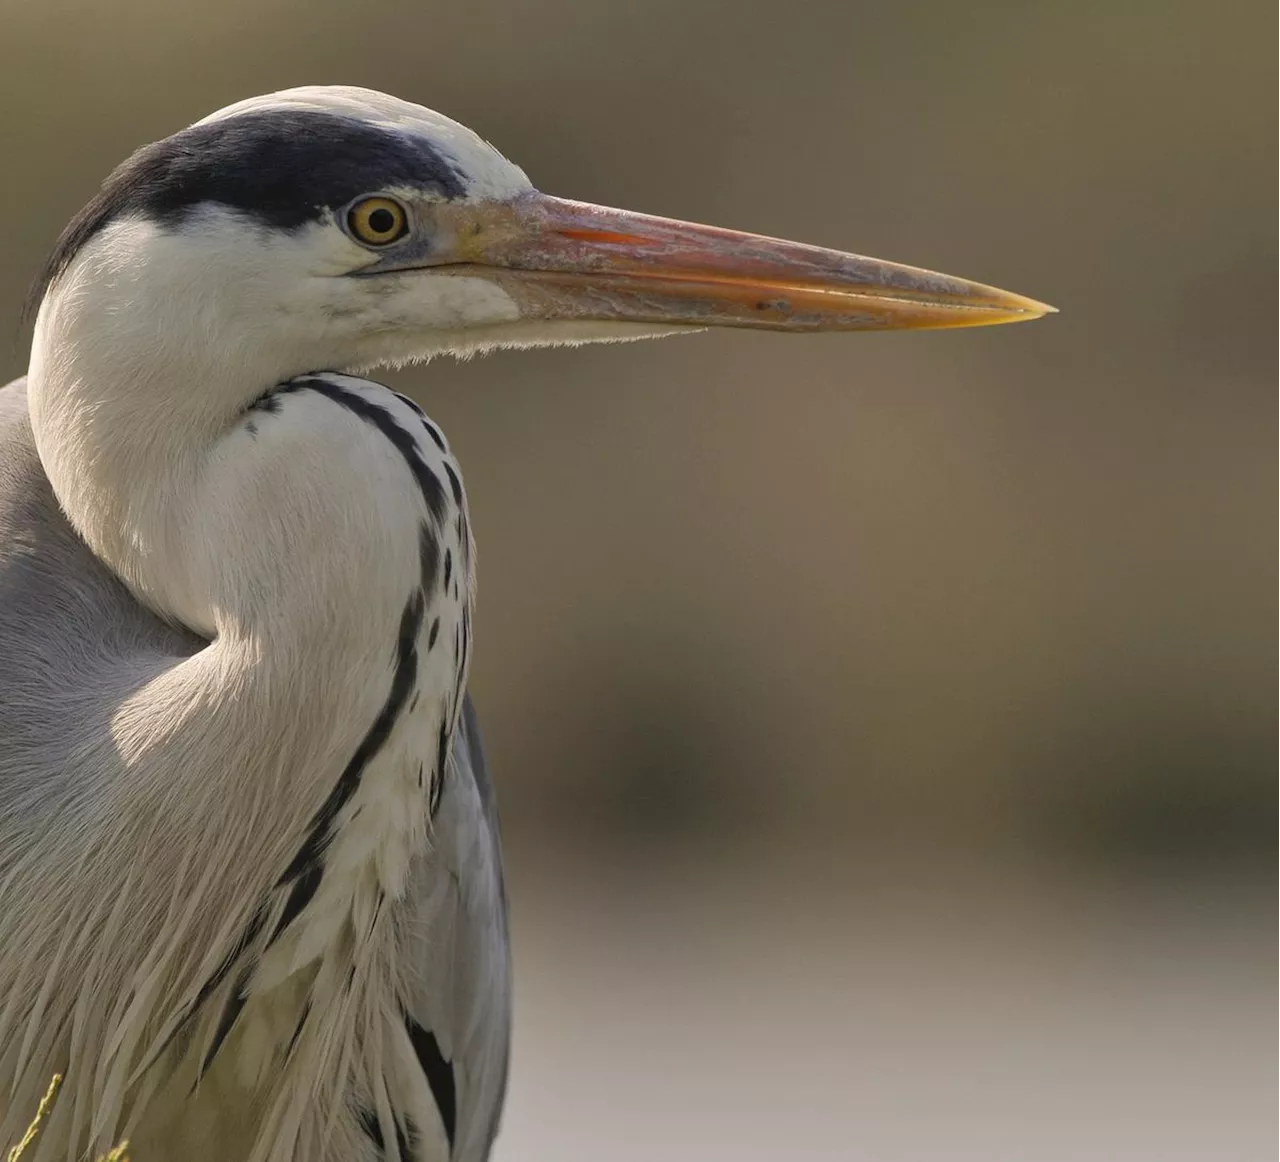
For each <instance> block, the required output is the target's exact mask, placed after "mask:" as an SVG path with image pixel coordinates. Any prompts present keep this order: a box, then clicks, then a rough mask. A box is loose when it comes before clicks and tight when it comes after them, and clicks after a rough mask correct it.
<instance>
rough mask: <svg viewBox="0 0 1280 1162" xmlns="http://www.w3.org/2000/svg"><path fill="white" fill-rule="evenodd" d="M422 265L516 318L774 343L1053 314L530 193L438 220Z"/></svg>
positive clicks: (841, 257) (857, 259)
mask: <svg viewBox="0 0 1280 1162" xmlns="http://www.w3.org/2000/svg"><path fill="white" fill-rule="evenodd" d="M436 219H437V220H436V223H435V231H436V238H437V246H436V247H433V251H434V253H433V255H432V257H431V258H429V259H428V260H427V261H426V262H425V263H423V264H422V265H427V266H430V267H432V268H435V269H439V270H440V273H457V274H459V275H464V276H468V277H475V276H477V275H480V276H483V277H486V278H489V279H492V280H494V281H495V282H497V283H498V284H499V285H500V286H501V287H502V288H503V290H504V291H506V292H507V293H508V294H509V295H510V296H511V297H512V298H513V299H514V300H515V301H516V302H517V304H518V305H519V306H520V309H521V312H522V314H523V315H524V317H526V318H544V319H580V320H605V321H627V322H636V323H650V324H676V325H688V326H693V327H758V328H765V329H770V330H777V331H891V330H908V329H910V330H919V329H925V328H937V327H976V326H984V325H988V324H992V323H1015V322H1021V321H1023V320H1026V319H1036V318H1039V317H1040V316H1041V315H1044V314H1049V313H1051V312H1053V310H1054V308H1053V307H1050V306H1047V305H1045V304H1044V303H1039V302H1036V301H1035V300H1034V299H1028V298H1023V297H1022V296H1021V295H1016V294H1011V293H1010V292H1009V291H1003V290H997V289H996V288H995V287H990V286H984V285H982V284H981V283H976V282H969V281H967V280H965V279H960V278H953V277H952V276H950V275H946V274H936V273H934V272H933V271H929V270H921V269H919V268H917V267H914V266H902V265H899V264H898V263H894V262H884V261H881V260H880V259H877V258H864V257H862V256H860V255H857V254H844V253H842V252H840V251H838V250H826V249H823V248H822V247H818V246H805V245H802V244H801V243H798V242H785V241H782V240H781V239H777V238H765V237H762V236H760V235H758V234H743V233H740V232H738V231H736V230H722V229H719V228H718V227H715V226H699V225H695V224H693V223H690V222H679V221H675V220H673V219H670V218H656V217H652V216H650V215H647V214H634V213H630V212H628V211H626V210H613V209H608V208H606V207H603V206H593V205H589V204H587V203H585V202H571V201H566V200H564V199H562V198H553V197H549V196H548V195H546V194H540V193H536V192H531V193H529V194H524V195H522V196H520V197H518V198H515V199H513V200H511V201H507V202H491V203H486V204H479V205H477V204H475V203H470V204H468V203H457V202H455V203H452V204H447V205H444V206H440V207H438V208H437V211H436Z"/></svg>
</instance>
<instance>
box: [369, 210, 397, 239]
mask: <svg viewBox="0 0 1280 1162" xmlns="http://www.w3.org/2000/svg"><path fill="white" fill-rule="evenodd" d="M395 228H396V216H395V215H394V214H393V213H392V212H391V211H390V210H388V209H386V208H385V207H383V206H379V207H378V208H377V209H376V210H373V211H372V212H371V213H370V214H369V229H370V230H372V231H373V232H374V233H375V234H390V233H391V231H392V230H394V229H395Z"/></svg>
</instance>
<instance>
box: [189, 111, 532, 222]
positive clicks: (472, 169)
mask: <svg viewBox="0 0 1280 1162" xmlns="http://www.w3.org/2000/svg"><path fill="white" fill-rule="evenodd" d="M271 109H281V110H283V109H305V110H308V111H310V112H318V113H335V114H338V115H340V116H344V117H358V118H359V119H360V120H361V121H367V122H368V123H369V124H371V125H377V126H382V127H384V128H388V129H398V130H400V131H401V132H404V133H412V134H416V135H418V136H421V137H423V138H425V139H426V140H427V141H429V142H430V143H431V144H432V146H434V147H435V148H436V149H438V150H441V151H442V152H444V153H446V154H447V155H448V156H449V157H450V158H451V159H452V160H453V161H455V162H457V165H458V168H459V169H460V170H461V171H462V173H463V174H464V175H465V176H466V185H467V196H468V197H476V198H510V197H514V196H515V195H516V194H521V193H524V192H525V191H526V190H529V189H532V184H531V183H530V181H529V179H528V178H527V177H526V176H525V172H524V170H522V169H521V168H520V167H519V166H518V165H515V164H514V163H513V162H510V161H508V160H507V159H506V158H505V157H503V156H502V154H500V153H499V152H498V151H497V150H496V149H494V148H493V146H492V145H490V144H489V143H488V142H487V141H485V140H484V138H482V137H481V136H480V135H479V134H477V133H474V132H473V131H472V130H470V129H468V128H467V127H466V126H465V125H460V124H459V123H458V122H457V121H454V120H453V119H452V118H450V117H446V116H445V115H444V114H443V113H437V112H436V111H435V110H434V109H427V108H424V107H423V106H422V105H415V104H413V102H412V101H402V100H401V99H400V98H399V97H393V96H391V94H390V93H380V92H378V91H377V90H376V89H361V88H357V87H356V86H354V85H304V86H302V87H301V88H297V89H281V90H280V91H279V92H278V93H264V94H263V95H262V96H260V97H248V98H246V99H245V100H243V101H237V102H236V103H235V104H234V105H228V106H227V107H226V108H225V109H219V110H218V111H217V112H216V113H210V114H209V116H208V117H202V118H201V119H200V120H199V121H197V122H196V124H197V125H206V124H208V123H209V122H211V121H221V120H223V119H224V118H227V117H235V116H237V115H238V114H241V113H255V112H265V111H268V110H271Z"/></svg>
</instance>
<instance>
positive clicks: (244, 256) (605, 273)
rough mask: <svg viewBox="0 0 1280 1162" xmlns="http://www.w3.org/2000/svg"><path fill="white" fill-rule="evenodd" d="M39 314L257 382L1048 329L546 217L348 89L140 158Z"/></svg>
mask: <svg viewBox="0 0 1280 1162" xmlns="http://www.w3.org/2000/svg"><path fill="white" fill-rule="evenodd" d="M37 294H38V295H39V296H40V297H42V298H43V300H44V304H43V306H42V309H41V322H40V323H38V326H39V325H43V324H47V322H48V320H47V319H46V315H49V314H56V313H58V312H59V311H60V310H64V309H70V310H72V312H73V314H75V316H76V318H77V320H78V321H79V325H80V326H81V328H82V329H85V328H87V329H88V330H89V331H90V336H91V337H94V338H96V339H97V340H98V343H99V347H100V348H104V349H111V348H112V347H116V348H124V347H125V346H127V345H128V344H129V343H130V342H131V341H134V340H139V341H142V342H143V343H144V344H145V346H146V350H147V351H148V353H149V358H150V360H151V363H152V365H154V363H155V354H156V352H157V351H161V350H165V351H169V352H171V353H172V354H173V356H174V357H175V358H177V359H181V358H182V357H184V356H189V357H190V358H191V359H193V360H201V359H206V360H207V359H208V358H210V357H211V352H216V353H217V357H218V358H221V359H224V360H229V361H231V362H233V363H234V362H237V361H238V362H240V363H242V364H245V365H246V367H247V365H248V364H249V363H251V362H252V363H253V364H254V368H253V372H252V374H251V375H250V378H251V379H255V380H256V379H259V378H261V377H262V376H266V375H269V376H274V377H285V376H288V375H290V374H295V373H298V372H301V371H306V370H311V369H315V368H318V367H332V368H349V367H367V366H372V365H377V364H387V363H392V364H393V363H399V362H405V361H410V360H414V359H421V358H427V357H430V356H431V355H433V354H436V353H439V352H442V351H450V352H453V353H456V354H469V353H471V352H474V351H478V350H483V349H486V348H490V347H495V346H536V345H546V344H558V343H575V342H590V341H605V340H616V339H629V338H640V337H644V336H648V335H661V334H668V333H672V332H674V331H678V330H686V329H690V328H700V327H707V326H738V327H758V328H770V329H775V330H800V331H814V330H889V329H896V328H925V327H956V326H972V325H978V324H985V323H1000V322H1009V321H1016V320H1020V319H1030V318H1035V317H1036V316H1038V315H1040V314H1043V313H1045V312H1046V311H1047V310H1050V309H1051V308H1048V307H1045V306H1043V305H1042V304H1039V303H1036V302H1034V301H1032V300H1030V299H1025V298H1022V297H1021V296H1018V295H1013V294H1009V293H1007V292H1004V291H999V290H995V289H993V288H991V287H987V286H982V285H980V284H977V283H972V282H968V281H965V280H962V279H956V278H951V277H949V276H946V275H941V274H935V273H932V272H929V271H924V270H919V269H916V268H913V267H907V266H901V265H898V264H895V263H889V262H882V261H878V260H875V259H869V258H863V257H859V256H856V255H850V254H843V253H840V252H837V251H831V250H824V249H820V248H817V247H809V246H802V245H799V244H796V243H790V242H783V241H780V240H777V239H768V238H762V237H759V236H756V235H749V234H742V233H737V232H734V231H729V230H720V229H716V228H713V227H708V226H696V225H692V224H689V223H684V222H677V221H672V220H670V219H664V218H655V217H650V216H646V215H641V214H633V213H628V212H625V211H621V210H612V209H606V208H603V207H599V206H592V205H587V204H584V203H580V202H571V201H565V200H563V199H559V198H554V197H550V196H548V195H545V194H541V193H539V192H538V191H536V190H535V189H534V188H533V186H532V185H531V184H530V182H529V179H528V178H527V177H526V176H525V174H524V172H523V171H522V170H521V169H519V168H518V167H517V166H515V165H514V164H512V163H511V162H509V161H507V160H506V159H505V158H504V157H502V155H501V154H499V153H498V152H497V151H496V150H495V149H493V148H492V147H491V146H490V145H488V144H487V143H486V142H484V141H483V140H482V139H481V138H479V137H478V136H477V135H476V134H474V133H472V132H471V131H470V130H469V129H466V128H465V127H464V126H462V125H459V124H458V123H457V122H454V121H451V120H449V119H448V118H446V117H443V116H441V115H439V114H437V113H433V112H431V111H430V110H428V109H424V108H422V107H420V106H417V105H413V104H410V103H408V102H405V101H401V100H398V99H396V98H393V97H389V96H387V95H385V94H382V93H376V92H372V91H369V90H364V89H352V88H337V87H315V88H303V89H293V90H288V91H286V92H282V93H275V94H271V95H268V96H264V97H256V98H253V99H251V100H248V101H243V102H240V103H239V104H236V105H232V106H230V107H228V108H226V109H223V110H221V111H220V112H218V113H215V114H213V115H212V116H210V117H208V118H206V119H204V120H203V121H199V122H197V123H196V124H194V125H192V126H190V127H188V128H186V129H183V130H181V131H180V132H178V133H176V134H174V135H173V136H171V137H168V138H165V139H163V140H161V141H159V142H156V143H154V144H152V145H149V146H145V147H143V148H142V149H141V150H139V151H138V152H137V153H136V154H134V156H133V157H131V158H130V159H129V160H128V161H126V162H125V163H124V164H123V165H122V166H120V167H119V168H118V169H117V170H116V171H115V172H114V173H113V174H112V175H111V176H110V177H109V178H108V179H107V181H106V182H105V183H104V185H103V187H102V190H101V191H100V192H99V193H98V195H97V196H96V197H95V198H94V199H93V200H92V201H91V202H90V203H89V205H88V206H86V208H85V209H84V210H83V211H82V212H81V214H80V215H79V216H78V217H77V218H76V219H75V220H74V221H73V222H72V224H71V225H70V226H69V227H68V228H67V230H66V232H65V233H64V235H63V237H62V239H61V240H60V242H59V245H58V247H57V249H56V251H55V253H54V255H53V257H52V258H51V260H50V263H49V265H48V267H47V269H46V272H45V274H44V276H43V277H42V279H41V280H40V282H39V284H38V287H37ZM86 304H87V305H89V306H92V305H93V304H100V305H101V306H102V309H101V310H98V311H96V312H95V311H93V310H88V311H85V309H84V308H85V306H86ZM95 327H96V328H98V330H97V332H96V334H94V333H93V328H95Z"/></svg>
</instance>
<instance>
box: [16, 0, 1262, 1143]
mask: <svg viewBox="0 0 1280 1162" xmlns="http://www.w3.org/2000/svg"><path fill="white" fill-rule="evenodd" d="M0 15H2V16H3V30H4V31H3V36H2V37H0V59H2V60H3V70H0V143H2V148H3V156H4V158H5V164H4V167H3V177H2V180H0V222H2V223H3V226H0V258H2V259H3V262H2V263H0V318H4V319H10V320H13V324H12V326H13V332H14V336H15V339H14V343H13V345H12V346H6V347H5V348H4V350H5V356H4V367H3V368H0V371H3V372H4V373H5V376H6V377H7V376H9V375H16V374H19V373H21V371H22V370H23V369H24V367H25V363H26V346H27V341H28V336H27V334H26V332H19V331H18V329H17V318H18V311H19V304H20V302H21V299H22V296H23V294H24V291H25V288H26V286H27V283H28V282H29V280H30V279H31V278H32V276H33V275H34V274H35V272H36V270H37V268H38V265H39V262H40V259H41V256H42V255H43V253H44V252H45V251H47V250H48V249H49V247H50V246H51V245H52V243H53V241H54V239H55V238H56V237H57V234H58V232H59V230H60V229H61V227H62V225H63V223H64V222H65V221H66V219H67V218H68V217H69V216H70V215H71V214H72V213H74V211H75V210H76V209H77V208H78V207H79V206H80V205H81V204H82V203H83V202H84V201H85V200H86V199H87V198H88V196H89V195H90V193H91V192H92V190H93V189H94V187H95V185H96V183H97V182H98V181H99V180H100V179H101V177H102V176H103V175H104V174H105V173H106V171H107V170H108V169H109V168H110V167H111V166H112V165H114V164H115V163H116V162H117V161H118V160H120V159H121V158H122V157H123V156H124V155H125V154H126V153H128V152H129V151H130V150H131V149H133V148H134V147H135V146H136V145H138V144H140V143H141V142H143V141H146V140H150V139H152V138H155V137H158V136H163V135H164V134H166V133H168V132H170V131H172V130H174V129H176V128H178V127H180V126H182V125H184V124H186V123H187V122H189V121H191V120H193V119H195V118H197V117H199V116H201V115H203V114H204V113H206V112H208V111H211V110H212V109H214V108H216V107H218V106H220V105H223V104H226V103H228V102H230V101H233V100H236V99H238V98H240V97H243V96H247V95H249V94H251V93H255V92H260V91H267V90H271V89H276V88H283V87H287V86H290V85H294V84H300V83H315V82H346V83H355V84H364V85H369V86H372V87H376V88H381V89H386V90H389V91H391V92H394V93H397V94H399V95H400V96H403V97H407V98H410V99H413V100H417V101H420V102H422V103H424V104H427V105H430V106H433V107H435V108H438V109H440V110H442V111H444V112H447V113H449V114H450V115H452V116H454V117H456V118H458V119H460V120H462V121H464V122H466V123H468V124H470V125H471V126H473V127H474V128H476V129H477V130H479V131H480V132H481V133H482V134H483V135H485V136H486V137H488V138H489V139H491V140H492V141H494V142H495V143H496V144H497V145H498V147H499V148H500V149H502V150H503V151H504V152H506V153H508V154H509V155H510V156H511V157H512V158H513V159H515V160H516V161H518V162H519V163H520V164H521V165H523V166H524V167H525V168H526V170H527V171H528V172H529V174H530V176H531V177H532V178H533V179H534V181H535V183H537V184H538V185H539V186H541V187H542V188H543V189H546V190H548V191H550V192H552V193H557V194H562V195H567V196H571V197H577V198H583V199H587V200H592V201H599V202H605V203H611V204H616V205H623V206H627V207H630V208H634V209H643V210H647V211H650V212H656V213H662V214H669V215H673V216H678V217H684V218H692V219H698V220H704V221H713V222H716V223H719V224H721V225H726V226H733V227H738V228H742V229H748V230H756V231H759V232H763V233H769V234H778V235H783V236H787V237H795V238H798V239H802V240H805V241H810V242H817V243H822V244H826V245H831V246H836V247H840V248H843V249H850V250H857V251H861V252H863V253H869V254H875V255H879V256H882V257H886V258H892V259H897V260H900V261H905V262H912V263H917V264H920V265H925V266H930V267H935V268H937V269H942V270H946V271H949V272H951V273H954V274H961V275H966V276H969V277H973V278H978V279H982V280H985V281H989V282H994V283H996V284H997V285H1001V286H1006V287H1009V288H1010V289H1013V290H1018V291H1022V292H1024V293H1027V294H1030V295H1033V296H1035V297H1037V298H1042V299H1045V300H1046V301H1049V302H1052V303H1054V304H1056V305H1057V306H1058V307H1059V308H1061V310H1062V314H1061V315H1059V316H1057V317H1055V318H1052V319H1049V320H1046V321H1043V322H1040V323H1036V324H1033V325H1029V326H1020V327H1013V328H995V329H984V330H978V331H971V332H951V333H947V332H943V333H937V334H929V335H906V336H883V337H860V336H822V337H810V338H793V337H779V336H771V335H753V334H746V333H734V332H725V333H718V334H710V335H703V336H698V337H695V338H691V339H682V340H680V341H678V342H669V343H663V344H649V345H638V346H626V347H608V348H595V349H587V350H582V351H552V352H537V353H509V354H503V355H498V356H494V357H491V358H489V359H487V360H484V361H480V362H475V363H471V364H467V365H457V364H453V363H439V364H436V365H433V366H431V367H429V368H426V369H420V370H418V371H416V372H413V373H406V374H403V375H397V376H395V377H394V380H395V382H396V383H397V385H401V386H405V387H406V389H407V390H410V391H412V392H413V394H415V395H416V396H417V397H418V398H419V399H420V400H421V401H423V402H424V403H425V404H426V406H427V407H428V408H429V410H430V411H431V412H432V414H433V415H434V416H435V418H436V419H438V420H439V421H441V422H442V424H443V425H444V427H445V428H446V429H447V431H448V432H449V434H450V437H451V438H452V440H453V442H454V445H455V447H456V448H457V449H458V450H459V452H460V454H461V456H462V459H463V462H464V464H465V466H466V467H467V469H468V475H467V483H468V487H469V492H470V495H471V501H472V506H473V512H474V524H475V527H476V530H477V535H478V537H479V542H480V553H481V557H480V592H481V601H480V610H479V632H478V654H477V656H476V661H475V668H474V682H473V687H474V690H475V692H476V696H477V700H478V702H479V704H480V707H481V712H482V717H483V719H484V720H485V722H486V724H487V739H488V746H489V751H490V758H491V762H492V765H493V767H494V769H495V772H496V776H497V779H498V781H499V784H500V790H501V794H502V797H503V807H504V816H505V824H506V828H507V834H508V849H509V851H508V864H509V869H508V870H509V876H510V879H511V895H512V902H513V908H514V924H515V955H516V967H517V975H518V982H519V984H518V1010H517V1043H516V1058H515V1063H514V1078H513V1087H512V1094H511V1103H510V1107H509V1115H508V1119H507V1129H506V1132H505V1134H504V1137H503V1139H502V1145H501V1148H500V1149H499V1151H498V1158H499V1160H500V1162H534V1160H544V1159H549V1160H553V1162H578V1160H583V1162H651V1160H653V1159H659V1158H661V1159H671V1160H680V1162H684V1160H689V1162H693V1160H699V1162H701V1160H704V1159H720V1158H724V1159H735V1160H741V1162H756V1160H764V1159H770V1160H772V1159H778V1158H814V1159H819V1158H823V1159H825V1158H831V1159H836V1158H840V1159H845V1158H847V1159H859V1160H861V1159H869V1160H875V1162H897V1160H903V1162H906V1160H917V1159H930V1160H932V1159H962V1158H963V1159H970V1158H972V1159H982V1160H984V1162H988V1160H1006V1159H1007V1160H1009V1162H1027V1160H1030V1159H1035V1160H1036V1162H1052V1160H1057V1159H1064V1160H1065V1159H1090V1160H1094V1159H1113V1158H1114V1159H1124V1160H1125V1162H1137V1160H1146V1159H1151V1160H1153V1162H1154V1160H1160V1162H1170V1160H1174V1159H1188V1160H1192V1159H1196V1160H1199V1159H1209V1158H1212V1159H1215V1160H1235V1159H1241V1160H1243V1159H1255V1158H1256V1159H1261V1158H1264V1157H1267V1158H1269V1157H1273V1156H1274V1154H1273V1145H1274V1132H1275V1122H1274V1109H1275V1107H1274V1093H1275V1085H1276V1070H1275V1058H1274V1052H1273V1046H1274V1039H1273V1030H1274V1028H1275V1017H1276V1009H1275V999H1274V998H1275V994H1274V991H1273V982H1274V980H1275V939H1274V936H1275V928H1274V915H1275V912H1274V904H1275V897H1274V893H1273V889H1272V884H1273V882H1274V881H1273V878H1272V877H1273V871H1274V842H1275V820H1276V813H1275V765H1274V760H1275V749H1274V743H1275V726H1276V723H1275V717H1274V706H1275V684H1274V674H1275V670H1274V643H1275V640H1276V619H1275V609H1276V602H1275V591H1276V588H1275V581H1276V577H1275V540H1274V538H1273V529H1274V527H1275V505H1274V501H1273V497H1274V495H1275V492H1274V487H1273V483H1274V468H1275V462H1274V458H1273V447H1274V443H1273V440H1274V431H1275V419H1276V411H1275V402H1274V401H1275V394H1274V393H1275V375H1276V364H1275V359H1274V353H1275V331H1274V320H1275V318H1276V293H1275V269H1276V199H1275V173H1276V153H1275V148H1274V143H1275V140H1276V117H1275V113H1274V112H1273V110H1274V108H1275V104H1274V96H1275V91H1276V83H1275V82H1276V70H1275V63H1274V62H1275V57H1274V55H1273V46H1274V44H1275V34H1276V16H1275V8H1274V5H1273V4H1268V3H1262V2H1258V3H1240V4H1232V5H1222V4H1216V5H1208V4H1200V3H1168V2H1155V0H1152V2H1141V3H1139V2H1131V3H1115V2H1113V0H1088V2H1081V3H1073V4H1062V3H1046V2H1036V3H1032V2H1027V0H973V2H970V3H966V4H944V3H938V2H934V3H912V2H909V0H908V2H903V0H899V2H898V3H895V4H892V5H889V4H872V3H864V2H863V0H821V2H814V3H803V2H798V3H791V4H780V3H764V2H759V0H746V2H744V0H641V2H630V3H621V2H617V3H609V2H600V0H596V2H594V3H593V2H590V0H542V2H540V3H521V2H517V0H454V2H448V3H445V2H439V0H434V2H428V0H412V2H410V0H361V2H359V3H356V2H354V0H349V2H348V3H343V4H340V3H336V2H335V0H257V2H255V3H248V2H247V0H220V2H216V3H208V4H190V5H180V4H173V3H168V2H162V0H115V2H114V3H110V4H108V3H88V2H84V0H79V2H73V0H41V2H40V3H36V2H33V0H3V2H2V3H0Z"/></svg>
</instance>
